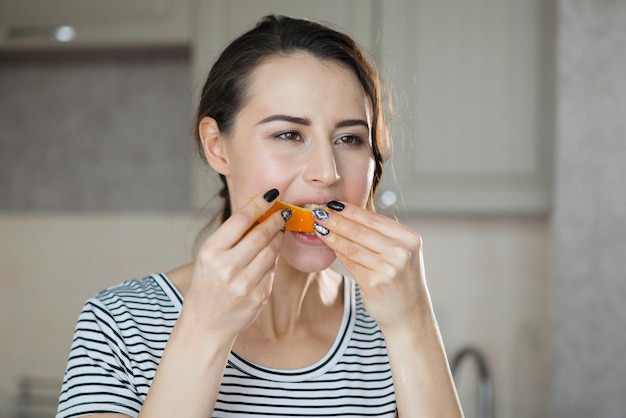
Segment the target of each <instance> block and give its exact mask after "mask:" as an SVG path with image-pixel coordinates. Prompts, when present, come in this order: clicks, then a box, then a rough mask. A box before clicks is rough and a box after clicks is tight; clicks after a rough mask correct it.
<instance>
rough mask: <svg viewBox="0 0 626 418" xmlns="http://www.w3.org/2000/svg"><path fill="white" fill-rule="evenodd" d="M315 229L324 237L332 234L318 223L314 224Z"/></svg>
mask: <svg viewBox="0 0 626 418" xmlns="http://www.w3.org/2000/svg"><path fill="white" fill-rule="evenodd" d="M313 229H315V230H316V231H317V233H318V234H320V235H322V236H324V237H325V236H326V235H328V234H329V233H330V231H329V230H328V228H326V227H325V226H322V225H320V224H318V223H317V222H315V223H314V224H313Z"/></svg>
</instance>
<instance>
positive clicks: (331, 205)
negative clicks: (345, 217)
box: [326, 200, 346, 212]
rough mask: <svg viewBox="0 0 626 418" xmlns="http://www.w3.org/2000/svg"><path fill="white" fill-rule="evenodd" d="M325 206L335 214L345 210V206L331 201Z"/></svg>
mask: <svg viewBox="0 0 626 418" xmlns="http://www.w3.org/2000/svg"><path fill="white" fill-rule="evenodd" d="M326 206H328V207H329V208H331V209H332V210H334V211H336V212H341V211H342V210H344V209H345V208H346V206H345V205H344V204H343V203H341V202H337V201H336V200H331V201H330V202H328V203H326Z"/></svg>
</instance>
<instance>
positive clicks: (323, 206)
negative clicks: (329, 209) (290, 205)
mask: <svg viewBox="0 0 626 418" xmlns="http://www.w3.org/2000/svg"><path fill="white" fill-rule="evenodd" d="M302 207H303V208H305V209H311V210H313V209H324V208H326V205H318V204H315V203H305V204H304V205H302Z"/></svg>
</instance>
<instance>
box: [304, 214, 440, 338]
mask: <svg viewBox="0 0 626 418" xmlns="http://www.w3.org/2000/svg"><path fill="white" fill-rule="evenodd" d="M329 206H330V207H332V208H334V209H335V210H332V211H329V215H328V216H327V217H326V218H327V219H324V218H325V216H324V213H320V212H318V211H314V216H315V215H316V214H317V215H318V216H316V219H318V220H317V225H318V226H317V227H316V231H317V234H318V236H320V237H321V238H322V239H323V240H324V242H326V244H327V245H328V246H329V247H330V248H332V249H333V250H334V251H335V253H336V254H337V258H338V259H339V261H341V263H342V264H343V266H344V267H345V268H346V270H347V271H348V272H349V273H350V274H351V275H352V276H353V277H354V279H355V280H356V281H357V283H358V284H359V287H360V289H361V293H362V295H363V300H364V303H365V305H366V308H367V311H368V312H369V314H370V315H371V316H372V317H373V318H374V319H375V320H376V322H377V323H378V325H379V326H380V328H381V330H382V331H383V333H385V334H387V333H388V332H392V331H394V330H396V329H397V328H398V327H405V329H406V327H407V326H409V327H412V329H413V330H415V329H417V327H418V326H419V325H420V324H419V323H417V322H416V321H418V320H420V319H426V320H427V319H429V318H430V316H429V313H430V311H431V306H430V298H429V296H428V291H427V289H426V282H425V276H424V265H423V257H422V240H421V238H420V236H419V235H417V234H416V233H415V232H414V231H413V230H411V229H410V228H408V227H406V226H404V225H402V224H400V223H398V222H396V221H394V220H392V219H389V218H387V217H385V216H382V215H380V214H377V213H373V212H370V211H368V210H364V209H362V208H360V207H357V206H354V205H350V204H343V203H339V202H331V203H329ZM342 207H343V208H342ZM320 214H321V216H319V215H320Z"/></svg>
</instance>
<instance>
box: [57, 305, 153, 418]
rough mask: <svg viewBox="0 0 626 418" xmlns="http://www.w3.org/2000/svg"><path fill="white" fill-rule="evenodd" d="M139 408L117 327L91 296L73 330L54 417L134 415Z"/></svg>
mask: <svg viewBox="0 0 626 418" xmlns="http://www.w3.org/2000/svg"><path fill="white" fill-rule="evenodd" d="M140 409H141V401H140V397H139V395H138V394H137V391H136V389H135V385H134V379H133V374H132V369H131V367H130V360H129V356H128V350H127V348H126V344H125V342H124V339H123V337H122V335H121V333H120V330H119V326H118V324H116V322H115V320H114V318H113V316H112V315H111V313H110V312H109V310H108V309H107V308H106V306H105V305H104V304H103V303H102V302H101V301H100V300H99V299H98V298H92V299H90V300H88V301H87V302H86V303H85V304H84V306H83V309H82V311H81V313H80V315H79V317H78V322H77V324H76V328H75V330H74V338H73V340H72V346H71V349H70V354H69V358H68V362H67V368H66V371H65V378H64V380H63V386H62V389H61V394H60V396H59V406H58V410H57V415H56V417H57V418H69V417H77V416H82V415H87V414H96V413H120V414H124V415H128V416H131V417H136V416H137V415H138V414H139V411H140Z"/></svg>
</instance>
